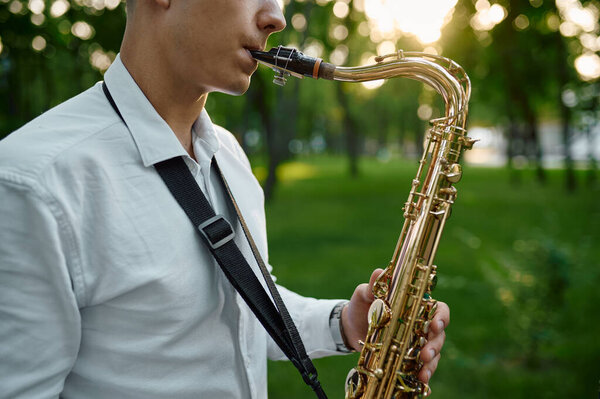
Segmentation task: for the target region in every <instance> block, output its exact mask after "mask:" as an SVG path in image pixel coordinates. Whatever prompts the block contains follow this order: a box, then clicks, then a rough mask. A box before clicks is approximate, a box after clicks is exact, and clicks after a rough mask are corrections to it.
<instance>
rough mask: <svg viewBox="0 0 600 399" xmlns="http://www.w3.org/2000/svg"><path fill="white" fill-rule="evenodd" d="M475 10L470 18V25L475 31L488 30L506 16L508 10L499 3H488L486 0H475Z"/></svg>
mask: <svg viewBox="0 0 600 399" xmlns="http://www.w3.org/2000/svg"><path fill="white" fill-rule="evenodd" d="M475 8H476V10H477V12H476V13H475V15H473V17H472V18H471V27H472V28H473V29H475V30H476V31H488V30H491V29H492V28H493V27H494V26H496V25H498V24H499V23H500V22H502V21H503V20H504V18H506V16H507V15H508V12H507V11H506V8H504V7H502V6H501V5H500V4H493V5H492V4H490V2H489V1H487V0H477V3H475Z"/></svg>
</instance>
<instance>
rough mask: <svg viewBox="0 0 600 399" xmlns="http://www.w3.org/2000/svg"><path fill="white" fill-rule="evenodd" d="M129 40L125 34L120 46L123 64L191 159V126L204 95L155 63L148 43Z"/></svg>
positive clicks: (165, 67) (164, 67) (199, 109)
mask: <svg viewBox="0 0 600 399" xmlns="http://www.w3.org/2000/svg"><path fill="white" fill-rule="evenodd" d="M132 37H135V36H134V35H127V31H126V34H125V36H124V39H123V43H122V45H121V60H122V61H123V64H124V65H125V67H126V68H127V70H128V71H129V73H130V74H131V76H132V77H133V79H134V80H135V82H136V83H137V85H138V86H139V87H140V89H141V90H142V92H143V93H144V95H145V96H146V98H148V100H149V101H150V103H151V104H152V106H153V107H154V109H155V110H156V112H158V114H159V115H160V116H161V117H162V118H163V119H164V120H165V122H167V124H168V125H169V127H170V128H171V130H172V131H173V133H174V134H175V136H177V138H178V139H179V142H180V143H181V145H182V146H183V148H184V149H185V150H186V151H187V153H188V154H189V155H190V156H191V157H192V158H194V159H195V158H196V157H195V155H194V149H193V145H192V125H193V124H194V122H195V121H196V119H198V116H199V115H200V112H202V109H203V108H204V104H205V103H206V98H207V96H208V93H206V92H204V93H203V92H197V91H194V90H193V89H191V88H190V85H189V84H186V82H180V81H177V78H176V77H175V76H174V74H173V73H171V71H170V70H169V68H168V65H166V64H165V63H161V62H160V61H157V60H160V59H161V57H160V56H157V55H155V53H156V50H155V49H154V48H153V47H152V46H151V44H150V43H148V41H144V40H135V39H132ZM145 44H146V46H145ZM144 47H146V48H144Z"/></svg>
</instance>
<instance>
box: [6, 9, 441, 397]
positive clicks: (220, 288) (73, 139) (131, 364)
mask: <svg viewBox="0 0 600 399" xmlns="http://www.w3.org/2000/svg"><path fill="white" fill-rule="evenodd" d="M127 6H128V21H127V27H126V31H125V35H124V39H123V43H122V47H121V52H120V55H119V56H118V57H117V59H116V60H115V62H114V63H113V65H112V66H111V67H110V68H109V70H108V71H107V72H106V75H105V82H106V85H107V88H108V90H109V91H110V94H111V95H112V97H113V98H114V101H115V105H116V107H117V109H118V110H119V112H120V113H121V114H122V116H123V119H124V122H125V123H124V122H123V121H121V119H120V118H119V116H118V115H117V113H116V112H115V110H113V108H111V106H110V105H109V102H108V100H107V98H106V96H105V94H104V93H103V91H102V87H101V85H100V84H97V85H95V86H94V87H92V88H91V89H89V90H87V91H85V92H84V93H82V94H80V95H78V96H76V97H74V98H73V99H71V100H69V101H67V102H65V103H63V104H61V105H59V106H58V107H56V108H54V109H52V110H50V111H49V112H47V113H45V114H44V115H42V116H40V117H39V118H36V119H35V120H33V121H32V122H30V123H29V124H27V125H26V126H24V127H23V128H21V129H19V130H18V131H16V132H14V133H13V134H11V135H10V136H8V138H6V139H5V140H3V141H2V142H0V198H1V199H2V200H1V201H0V342H2V345H1V346H0V396H1V397H2V398H49V397H51V398H56V397H58V396H60V397H64V398H89V399H95V398H204V397H207V398H209V397H210V398H229V397H231V398H265V397H266V392H267V389H266V358H267V355H268V356H269V357H270V358H273V359H281V358H283V355H282V352H281V351H280V350H279V349H278V348H277V347H276V345H275V344H274V343H273V342H272V340H270V339H269V338H268V336H267V334H266V333H265V331H264V329H263V328H262V326H261V325H260V324H259V323H258V321H257V320H256V318H255V317H254V315H253V314H252V313H251V312H250V310H249V309H248V307H247V306H246V305H245V303H244V302H243V301H242V300H241V298H240V296H239V295H238V294H237V293H236V292H235V291H234V289H233V288H232V286H231V285H230V284H229V283H228V281H227V280H226V279H225V277H224V275H223V273H222V272H221V270H220V269H219V267H218V266H217V264H216V262H215V261H214V258H213V257H212V255H211V254H210V252H209V251H208V250H207V249H206V248H205V246H204V245H203V243H202V242H201V241H200V240H199V239H198V236H197V233H196V232H195V229H194V227H193V226H192V225H191V224H190V223H189V220H187V218H186V216H185V214H184V213H183V211H182V210H181V208H180V207H179V206H178V205H177V203H176V202H175V200H174V198H173V197H172V195H171V193H170V192H169V191H168V190H167V188H166V186H165V184H164V183H163V181H161V179H160V178H159V176H158V174H157V172H156V170H155V169H154V167H153V165H155V164H156V163H157V162H160V161H163V160H166V159H170V158H173V157H176V156H182V157H184V159H185V162H186V164H187V166H188V167H189V169H190V171H191V172H192V174H193V175H194V177H195V179H196V181H197V182H198V184H199V186H200V187H201V189H202V190H203V191H204V193H205V195H206V196H207V198H208V199H209V201H210V202H211V204H212V206H213V207H214V208H215V210H216V212H217V213H221V214H224V215H226V216H227V219H229V220H235V213H234V212H233V210H232V209H231V207H230V206H229V205H228V202H227V200H226V197H225V196H226V194H225V193H224V191H223V187H221V183H220V181H219V178H218V176H217V174H216V173H215V168H214V165H211V159H212V158H213V156H214V157H215V159H216V161H217V163H218V165H219V167H220V169H221V170H222V172H223V174H224V175H225V178H226V179H227V182H228V184H229V185H230V186H231V189H232V192H233V195H234V196H235V198H236V199H237V201H238V202H239V206H240V208H241V211H242V214H243V215H244V217H245V218H246V221H247V223H248V224H249V228H250V231H251V233H252V235H253V236H254V238H255V240H256V241H257V245H258V247H259V250H260V252H261V254H262V256H263V257H264V258H265V259H266V257H267V244H266V232H265V219H264V210H263V197H262V192H261V189H260V186H259V185H258V183H257V182H256V180H255V179H254V177H253V176H252V173H251V170H250V166H249V164H248V161H247V159H246V157H245V155H244V153H243V152H242V150H241V148H240V147H239V145H238V144H237V143H236V142H235V140H234V138H233V136H232V135H230V134H229V133H228V132H226V131H224V129H222V128H220V127H218V126H214V125H213V124H212V123H211V122H210V119H209V117H208V115H207V114H206V112H205V111H204V104H205V102H206V98H207V95H208V93H209V92H212V91H220V92H225V93H230V94H235V95H239V94H242V93H244V92H245V91H246V90H247V88H248V85H249V83H250V76H251V74H252V73H253V72H254V70H255V69H256V63H255V62H254V60H253V59H252V58H251V56H250V54H249V52H248V50H249V49H263V48H264V46H265V44H266V40H267V38H268V36H269V35H270V34H271V33H273V32H277V31H279V30H281V29H283V28H284V26H285V21H284V19H283V17H282V14H281V11H280V9H279V7H278V6H277V3H276V2H275V0H219V1H212V0H188V1H184V0H136V1H135V2H134V1H131V2H129V3H128V4H127ZM235 228H236V233H237V234H236V238H235V240H236V243H237V244H238V245H239V246H240V248H241V249H242V251H243V252H244V254H245V256H246V258H247V259H251V258H252V255H251V252H250V250H249V248H248V244H247V243H246V242H245V240H244V239H243V233H242V234H241V233H240V229H239V225H238V224H237V223H236V227H235ZM251 265H252V267H253V268H255V267H256V265H254V264H253V263H252V264H251ZM255 272H256V270H255ZM380 272H381V271H380V270H379V271H375V272H374V273H373V275H372V276H371V281H370V283H369V284H361V285H359V286H358V287H357V289H356V291H355V292H354V294H353V295H352V299H351V301H350V302H349V303H348V305H347V306H344V307H343V311H342V312H341V321H342V325H343V329H342V330H343V331H344V332H345V336H344V341H345V342H346V343H347V344H348V345H349V346H351V348H352V349H356V350H358V349H360V346H359V344H358V340H359V339H362V338H364V336H365V334H366V328H367V324H366V313H367V310H368V308H369V305H370V303H371V301H372V300H373V297H372V295H371V291H370V287H371V286H372V284H373V282H374V279H375V278H376V276H377V275H378V274H379V273H380ZM280 290H281V294H282V297H283V299H284V302H285V303H286V304H287V306H288V308H289V310H290V313H291V315H292V317H293V318H294V320H295V322H296V324H297V326H298V329H299V331H300V334H301V336H302V338H303V340H304V342H305V346H306V349H307V352H308V353H309V355H311V357H318V356H324V355H329V354H335V353H339V351H340V349H341V350H343V349H344V348H343V345H344V344H343V343H340V342H336V341H335V340H334V338H333V335H334V334H333V335H332V331H331V329H330V323H329V318H330V316H331V314H332V310H333V309H334V307H336V306H338V305H339V303H340V301H339V300H315V299H311V298H303V297H301V296H299V295H297V294H294V293H292V292H290V291H288V290H286V289H285V288H283V287H280ZM448 322H449V311H448V308H447V306H445V305H444V304H441V306H440V307H439V310H438V312H437V314H436V316H435V318H434V322H433V324H432V331H431V333H430V336H429V338H430V340H429V343H428V344H427V346H426V347H425V349H424V350H423V354H422V360H423V361H424V362H425V365H424V366H423V370H422V371H421V374H420V378H421V379H422V380H423V381H428V379H429V377H430V376H431V373H433V372H434V371H435V369H436V367H437V362H438V360H439V356H440V355H439V353H440V350H441V347H442V345H443V342H444V332H443V330H444V327H445V326H446V325H447V324H448ZM333 325H334V327H335V323H334V324H333ZM338 332H339V331H338Z"/></svg>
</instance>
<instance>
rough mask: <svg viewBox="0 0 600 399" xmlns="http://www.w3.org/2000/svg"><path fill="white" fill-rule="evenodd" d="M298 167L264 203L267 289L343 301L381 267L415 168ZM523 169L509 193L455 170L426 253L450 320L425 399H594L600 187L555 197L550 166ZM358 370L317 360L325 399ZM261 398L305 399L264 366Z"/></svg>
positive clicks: (489, 171) (291, 381) (372, 163)
mask: <svg viewBox="0 0 600 399" xmlns="http://www.w3.org/2000/svg"><path fill="white" fill-rule="evenodd" d="M298 162H301V163H302V164H303V165H301V166H302V167H301V168H294V167H291V168H289V169H288V172H289V173H288V174H289V176H291V177H292V178H290V179H286V174H285V173H284V175H283V176H282V177H283V182H282V183H281V185H280V186H279V187H278V189H277V192H276V198H275V200H274V201H272V203H270V204H269V205H268V207H267V223H268V232H269V243H270V263H271V264H273V265H274V268H275V270H274V272H275V275H276V276H277V277H278V282H279V283H281V284H283V285H285V286H287V287H288V288H291V289H293V290H295V291H297V292H299V293H301V294H303V295H307V296H315V297H319V298H340V297H349V296H350V295H351V294H352V292H353V290H354V287H355V286H356V285H357V284H358V283H360V282H363V281H365V280H366V279H368V277H369V275H370V273H371V270H372V269H373V268H374V267H383V266H385V265H386V264H387V263H388V262H389V259H390V257H391V255H392V251H393V249H394V246H395V244H396V240H397V236H398V234H399V232H400V228H401V226H402V222H403V219H402V215H401V213H402V211H401V208H402V204H403V203H404V202H405V200H406V197H407V194H408V190H409V188H410V181H411V180H412V178H413V177H414V174H415V172H416V164H415V163H413V162H407V161H392V162H389V163H380V162H377V161H376V160H367V159H365V160H363V161H362V163H361V176H360V177H359V178H357V179H351V178H350V177H349V176H348V174H347V172H346V161H345V159H344V158H333V157H321V158H307V159H300V160H299V161H298ZM294 170H296V171H297V170H300V171H304V172H302V173H292V172H293V171H294ZM290 171H291V172H290ZM305 172H306V173H305ZM521 173H522V183H521V185H517V186H513V185H510V184H509V176H508V173H507V172H506V170H504V169H493V168H474V167H465V170H464V177H463V180H462V181H461V182H460V183H458V184H457V188H458V190H459V195H458V199H457V202H456V204H455V205H454V208H453V214H452V217H451V218H450V219H449V221H448V224H447V226H446V229H445V231H444V235H443V237H442V242H441V244H440V248H439V250H438V254H437V257H436V264H437V265H438V276H439V283H438V287H437V288H436V291H435V292H434V297H436V298H437V299H439V300H443V301H445V302H447V303H448V304H449V305H450V308H451V311H452V317H451V319H452V321H451V324H450V326H449V327H448V329H447V334H448V335H447V336H448V338H447V341H446V345H445V347H444V350H443V353H442V360H441V361H440V365H439V368H438V371H437V373H436V375H435V376H434V379H433V381H432V389H433V393H434V397H438V398H446V399H449V398H458V397H460V398H503V399H504V398H507V397H511V398H585V397H587V398H590V397H594V398H596V397H597V396H598V385H599V379H600V361H599V360H600V320H599V318H598V314H599V312H598V310H597V303H598V299H600V293H599V292H600V290H598V288H597V287H598V284H599V283H600V270H599V268H598V266H599V262H598V258H599V256H600V249H598V246H597V244H596V242H597V241H598V239H599V238H600V207H599V201H597V199H598V197H599V194H600V191H599V190H598V189H591V188H588V187H579V189H578V190H577V191H576V192H575V193H570V194H569V193H566V192H565V190H564V188H563V187H564V184H563V172H562V171H560V170H555V171H549V172H548V182H547V184H546V185H544V186H541V185H539V184H537V183H536V182H535V181H534V178H533V172H531V171H521ZM302 176H305V177H304V178H303V177H302ZM578 177H579V178H580V180H583V175H581V176H578ZM356 360H357V355H350V356H343V357H333V358H328V359H319V360H317V361H316V366H317V368H318V369H319V373H320V377H321V380H322V383H323V385H324V387H325V389H326V391H327V392H328V394H329V396H330V397H331V398H340V397H343V382H344V379H345V376H346V374H347V372H348V370H349V369H350V368H351V367H353V366H354V364H355V362H356ZM269 393H270V397H271V398H275V399H277V398H306V397H311V392H310V391H309V389H308V388H306V387H305V386H304V384H303V382H302V380H301V378H300V377H299V375H297V373H296V371H295V369H294V368H293V366H292V365H291V364H289V362H270V363H269Z"/></svg>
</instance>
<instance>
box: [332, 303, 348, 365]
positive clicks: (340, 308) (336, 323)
mask: <svg viewBox="0 0 600 399" xmlns="http://www.w3.org/2000/svg"><path fill="white" fill-rule="evenodd" d="M348 303H349V302H348V301H345V302H340V303H338V304H337V305H335V307H334V308H333V310H332V311H331V314H330V315H329V330H330V332H331V337H332V338H333V341H334V343H335V346H336V350H337V351H338V352H342V353H350V352H354V349H353V348H352V347H351V346H350V345H348V341H347V338H346V334H345V332H344V325H343V322H342V320H343V317H342V315H343V313H344V311H345V310H346V307H347V305H348Z"/></svg>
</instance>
